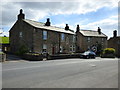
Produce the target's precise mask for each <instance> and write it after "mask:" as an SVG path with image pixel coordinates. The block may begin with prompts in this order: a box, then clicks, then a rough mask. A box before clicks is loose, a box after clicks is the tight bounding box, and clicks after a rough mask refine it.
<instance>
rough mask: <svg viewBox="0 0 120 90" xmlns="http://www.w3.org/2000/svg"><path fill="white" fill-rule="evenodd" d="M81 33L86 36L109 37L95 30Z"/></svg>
mask: <svg viewBox="0 0 120 90" xmlns="http://www.w3.org/2000/svg"><path fill="white" fill-rule="evenodd" d="M79 32H80V33H81V34H82V35H84V36H94V37H107V36H106V35H105V34H103V33H101V34H99V33H98V31H93V30H80V31H79Z"/></svg>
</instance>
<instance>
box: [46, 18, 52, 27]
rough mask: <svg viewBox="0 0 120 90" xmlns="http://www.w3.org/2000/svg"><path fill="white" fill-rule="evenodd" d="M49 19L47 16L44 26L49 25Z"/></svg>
mask: <svg viewBox="0 0 120 90" xmlns="http://www.w3.org/2000/svg"><path fill="white" fill-rule="evenodd" d="M50 24H51V23H50V19H49V18H47V22H46V23H45V26H50Z"/></svg>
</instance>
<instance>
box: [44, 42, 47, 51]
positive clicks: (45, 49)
mask: <svg viewBox="0 0 120 90" xmlns="http://www.w3.org/2000/svg"><path fill="white" fill-rule="evenodd" d="M46 51H47V45H46V44H43V52H46Z"/></svg>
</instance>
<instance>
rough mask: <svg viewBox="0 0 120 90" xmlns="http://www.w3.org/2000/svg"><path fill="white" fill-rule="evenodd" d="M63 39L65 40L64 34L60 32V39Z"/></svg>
mask: <svg viewBox="0 0 120 90" xmlns="http://www.w3.org/2000/svg"><path fill="white" fill-rule="evenodd" d="M64 40H65V34H64V33H62V34H61V41H64Z"/></svg>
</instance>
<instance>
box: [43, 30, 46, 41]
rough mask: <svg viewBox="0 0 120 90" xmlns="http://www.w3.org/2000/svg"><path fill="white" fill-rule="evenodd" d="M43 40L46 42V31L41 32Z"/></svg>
mask: <svg viewBox="0 0 120 90" xmlns="http://www.w3.org/2000/svg"><path fill="white" fill-rule="evenodd" d="M43 40H47V31H45V30H44V31H43Z"/></svg>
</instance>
